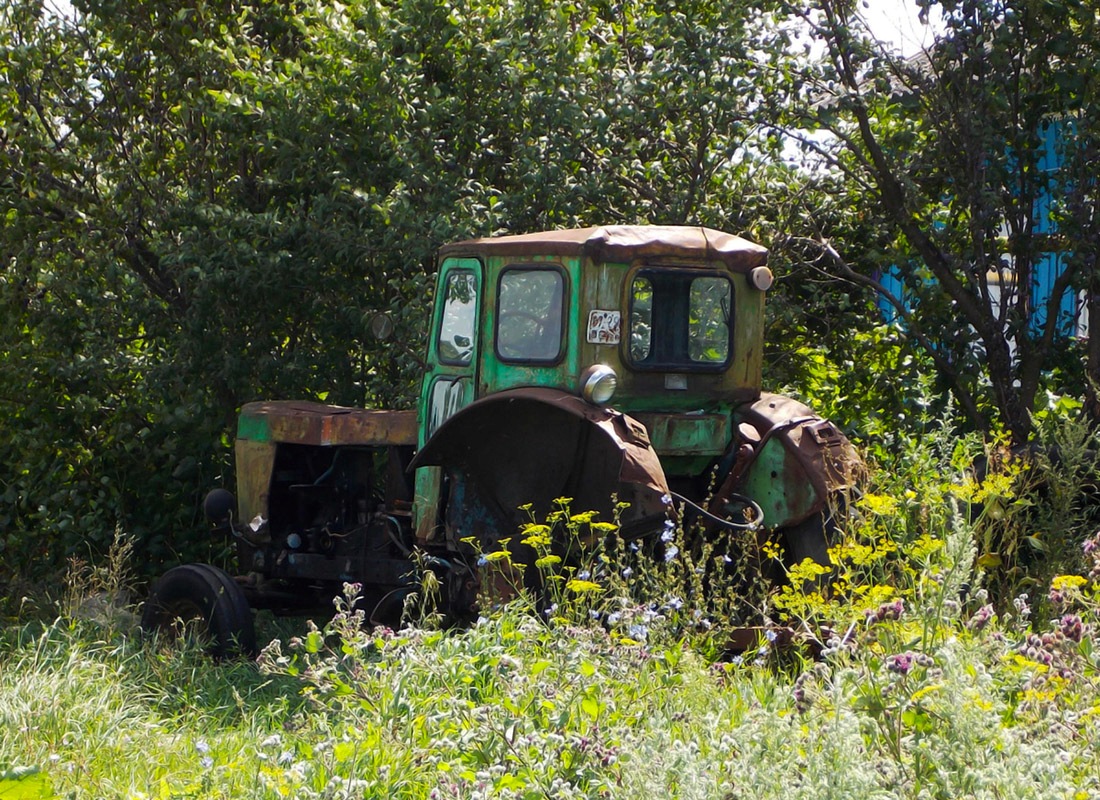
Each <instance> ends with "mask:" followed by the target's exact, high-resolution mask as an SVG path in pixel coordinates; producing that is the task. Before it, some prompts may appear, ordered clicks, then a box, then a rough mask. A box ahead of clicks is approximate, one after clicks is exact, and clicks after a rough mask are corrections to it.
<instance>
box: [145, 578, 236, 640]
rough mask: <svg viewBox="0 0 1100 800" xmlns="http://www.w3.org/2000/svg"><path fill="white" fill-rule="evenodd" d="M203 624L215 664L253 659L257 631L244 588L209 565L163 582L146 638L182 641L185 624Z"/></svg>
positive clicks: (149, 609) (152, 597) (153, 598)
mask: <svg viewBox="0 0 1100 800" xmlns="http://www.w3.org/2000/svg"><path fill="white" fill-rule="evenodd" d="M181 622H182V623H183V624H184V625H185V626H186V625H187V624H188V623H194V622H198V623H200V626H199V628H200V632H201V633H202V634H205V635H206V636H208V637H209V648H208V650H209V653H210V654H211V655H212V656H214V657H215V658H232V657H235V656H241V655H243V656H249V657H253V656H255V655H256V653H257V652H258V650H257V647H256V628H255V625H254V624H253V621H252V611H251V609H250V608H249V607H248V600H247V598H245V596H244V592H243V591H241V587H240V586H238V585H237V582H236V581H234V580H233V578H231V577H230V576H229V574H228V573H226V572H225V571H224V570H221V569H218V568H217V567H214V566H211V565H209V564H184V565H183V566H180V567H174V568H172V569H170V570H168V571H167V572H166V573H164V575H162V576H161V578H160V580H158V581H157V582H156V583H155V584H153V588H152V590H151V591H150V592H149V599H148V600H146V601H145V608H144V610H143V611H142V614H141V627H142V629H143V630H145V631H146V632H150V633H152V632H159V633H160V634H161V635H168V636H178V635H179V634H180V632H181V629H180V623H181Z"/></svg>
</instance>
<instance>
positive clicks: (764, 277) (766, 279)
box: [749, 267, 775, 292]
mask: <svg viewBox="0 0 1100 800" xmlns="http://www.w3.org/2000/svg"><path fill="white" fill-rule="evenodd" d="M749 280H750V281H751V282H752V285H753V286H755V287H756V288H757V289H759V290H760V291H762V292H766V291H768V289H770V288H772V281H773V280H775V278H774V276H773V275H772V271H771V270H770V269H768V268H767V267H757V268H756V269H754V270H753V271H752V272H750V273H749Z"/></svg>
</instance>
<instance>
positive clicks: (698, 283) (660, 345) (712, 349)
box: [630, 269, 733, 370]
mask: <svg viewBox="0 0 1100 800" xmlns="http://www.w3.org/2000/svg"><path fill="white" fill-rule="evenodd" d="M732 297H733V287H732V285H731V283H730V280H729V278H727V277H725V276H724V275H715V274H714V273H705V274H700V273H698V272H690V271H687V270H669V269H666V270H659V269H652V270H642V271H641V272H639V273H638V274H637V275H636V276H635V277H634V280H633V282H632V283H631V287H630V361H631V363H632V364H633V365H634V366H635V367H640V368H651V369H665V370H667V369H675V370H715V369H721V368H723V367H725V366H726V365H727V364H728V363H729V360H730V322H731V320H730V308H731V307H732Z"/></svg>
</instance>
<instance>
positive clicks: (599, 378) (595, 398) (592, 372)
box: [580, 364, 619, 406]
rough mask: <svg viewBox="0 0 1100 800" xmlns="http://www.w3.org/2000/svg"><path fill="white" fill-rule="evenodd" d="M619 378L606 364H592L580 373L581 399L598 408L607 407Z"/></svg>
mask: <svg viewBox="0 0 1100 800" xmlns="http://www.w3.org/2000/svg"><path fill="white" fill-rule="evenodd" d="M618 386H619V378H618V376H617V375H616V374H615V370H613V369H612V368H611V367H609V366H607V365H606V364H593V365H592V366H590V367H589V368H588V369H586V370H585V371H584V372H582V373H581V386H580V389H581V397H583V398H584V399H585V400H587V401H588V402H589V403H595V404H596V405H598V406H603V405H607V404H608V403H609V402H611V398H612V397H614V395H615V389H617V388H618Z"/></svg>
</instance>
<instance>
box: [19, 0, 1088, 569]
mask: <svg viewBox="0 0 1100 800" xmlns="http://www.w3.org/2000/svg"><path fill="white" fill-rule="evenodd" d="M925 5H929V6H932V7H933V8H934V9H940V10H942V11H943V12H944V13H945V15H946V20H947V23H946V30H945V33H944V35H943V36H942V37H941V38H942V42H941V44H940V45H939V46H937V48H936V49H934V50H932V51H930V52H929V53H928V54H926V57H925V58H924V59H923V60H920V62H919V64H918V63H916V62H909V61H901V60H899V59H898V58H896V57H893V56H891V55H890V54H889V53H886V52H883V51H882V50H881V48H879V47H878V46H877V44H876V43H875V42H874V41H873V40H871V39H870V38H868V36H867V35H866V32H865V31H863V29H862V27H861V23H860V22H859V19H858V16H857V15H856V14H855V13H854V12H855V10H856V4H853V3H849V2H846V1H845V2H833V1H832V0H823V1H822V2H819V3H815V4H810V7H807V6H806V4H793V5H791V7H788V6H787V4H784V3H781V2H779V1H778V0H776V2H769V3H759V2H753V3H749V2H741V1H740V0H739V1H738V2H715V1H714V0H692V2H687V3H679V4H676V6H675V8H672V7H668V5H667V4H666V3H663V2H659V0H631V2H622V3H598V4H592V5H590V6H576V5H565V6H563V5H561V4H559V3H553V2H548V0H529V1H525V2H521V3H514V4H502V3H498V2H495V0H463V1H462V2H449V3H444V2H436V0H401V2H396V3H381V2H376V0H353V2H350V3H335V2H330V0H301V1H300V2H295V3H292V4H274V3H270V2H266V0H218V2H213V3H203V4H200V5H199V6H196V7H194V8H184V9H181V8H177V7H176V6H174V5H171V4H166V3H164V2H162V1H161V0H140V1H138V2H125V3H118V2H112V1H111V0H79V2H76V3H75V4H74V6H75V7H74V9H73V11H72V13H71V15H69V16H58V15H57V14H54V13H51V12H49V11H48V10H47V9H46V8H45V7H44V5H43V3H42V2H41V0H4V2H3V3H0V56H2V57H0V215H2V218H3V224H2V226H0V309H2V310H3V316H2V325H0V418H2V419H3V425H2V426H0V554H2V557H0V582H3V583H4V584H8V583H10V581H11V580H12V579H13V578H14V576H16V575H22V576H28V577H41V576H45V575H56V574H58V572H59V570H60V569H61V568H62V567H63V565H64V563H65V561H66V559H68V558H70V557H72V556H74V555H81V556H89V555H92V554H95V553H102V552H104V551H105V550H106V548H107V547H108V546H109V543H110V541H111V540H112V539H113V537H114V535H115V531H116V529H117V528H119V527H121V528H122V529H124V530H125V531H126V532H127V533H129V534H132V535H133V536H134V537H135V541H136V547H137V548H138V550H139V553H140V556H141V558H140V563H141V564H142V565H143V567H144V568H145V569H147V570H148V571H149V573H150V574H153V573H156V572H158V571H159V570H160V567H161V565H162V564H164V563H165V562H172V561H179V560H203V561H217V560H218V558H219V553H218V552H217V551H218V550H219V549H220V547H221V545H220V544H219V543H216V542H211V541H210V540H209V539H208V538H207V537H206V536H205V535H204V534H203V526H202V525H201V524H200V522H199V520H198V515H197V507H198V501H199V498H200V497H201V495H202V493H203V492H205V491H206V490H207V489H208V488H210V487H211V486H213V485H216V484H219V483H220V484H231V480H232V479H231V466H230V463H229V460H230V442H231V439H232V433H233V424H234V416H235V413H236V411H237V409H238V408H239V407H240V405H241V404H242V403H243V402H246V401H248V400H252V399H258V398H287V397H299V398H309V399H313V398H324V399H327V400H329V401H331V402H338V403H345V404H353V405H379V406H399V405H405V404H407V403H408V402H409V400H410V398H411V396H412V394H413V392H414V391H415V385H416V379H417V377H418V371H419V362H418V353H419V351H420V348H421V344H422V342H421V340H422V337H423V328H424V320H425V319H426V309H427V303H428V301H429V299H430V294H431V270H432V254H433V252H434V251H435V249H436V247H437V246H438V245H439V244H441V243H443V242H445V241H447V240H453V239H459V238H464V237H467V236H472V235H487V234H492V233H497V232H503V231H525V230H532V229H536V228H546V227H555V226H571V225H581V224H600V223H614V222H654V223H666V222H667V223H682V222H688V223H693V222H697V223H703V224H707V225H711V226H713V227H717V228H721V229H726V230H731V231H737V232H742V233H745V234H747V235H748V236H749V237H750V238H754V239H757V240H758V241H761V242H763V243H765V244H767V245H769V246H770V247H771V248H772V265H773V268H774V269H775V271H776V272H777V274H778V275H779V277H780V279H779V281H778V284H777V290H776V291H774V292H773V299H772V303H771V317H770V323H769V329H768V354H767V355H768V361H767V364H768V369H767V374H766V384H767V388H780V387H782V386H789V387H791V389H792V391H793V392H794V393H796V394H800V395H801V396H803V397H804V398H805V399H807V400H808V401H809V402H810V403H811V404H813V405H815V407H818V408H819V409H821V410H822V411H823V412H825V413H826V414H829V415H831V416H833V417H834V418H835V419H836V420H837V421H838V422H839V423H840V424H842V425H843V427H844V428H845V429H846V430H848V431H849V432H853V433H854V432H862V433H863V434H864V435H866V436H869V437H870V438H871V439H872V442H873V444H874V445H875V446H882V447H884V448H885V450H887V451H888V450H889V449H890V448H891V447H893V445H894V444H895V443H896V442H898V441H901V440H904V438H905V435H906V433H907V431H911V430H920V429H921V425H922V424H923V423H922V421H921V420H922V418H923V417H924V415H925V414H926V413H927V412H928V411H929V410H932V411H934V412H936V414H937V415H938V413H939V412H940V411H941V410H942V409H943V408H945V407H947V406H948V405H949V404H953V405H954V406H955V407H957V408H958V409H960V410H961V412H962V413H963V414H964V415H965V416H966V418H967V425H968V426H969V427H972V428H977V429H980V430H983V431H986V432H990V431H995V430H996V429H997V428H998V426H1003V427H1004V428H1007V429H1008V430H1009V431H1010V433H1011V434H1012V436H1013V437H1014V439H1015V440H1016V442H1017V443H1019V442H1021V441H1023V439H1025V438H1026V437H1027V436H1028V435H1029V434H1030V432H1031V428H1032V417H1031V412H1033V411H1042V410H1044V409H1046V408H1047V407H1048V406H1050V405H1052V404H1055V405H1056V404H1057V403H1059V402H1062V403H1065V402H1070V401H1065V400H1059V399H1058V397H1059V396H1060V395H1061V394H1063V393H1068V394H1071V395H1075V396H1080V395H1081V394H1082V392H1083V391H1084V390H1085V388H1086V385H1085V383H1084V380H1083V378H1084V377H1085V372H1086V371H1088V372H1090V374H1095V373H1096V364H1097V363H1100V356H1096V355H1095V353H1092V354H1084V355H1085V356H1086V357H1084V358H1083V357H1082V355H1083V354H1082V353H1080V352H1078V351H1077V349H1075V347H1074V346H1073V345H1072V343H1070V342H1068V341H1067V340H1066V338H1065V337H1064V336H1063V333H1064V331H1063V328H1062V327H1060V326H1061V325H1062V322H1064V320H1062V319H1061V312H1060V310H1059V311H1056V310H1055V308H1056V307H1057V309H1061V307H1062V306H1060V305H1058V300H1059V298H1064V297H1066V296H1069V295H1070V294H1072V293H1073V292H1074V291H1075V290H1077V289H1088V288H1090V287H1091V285H1092V284H1091V281H1093V280H1094V273H1095V269H1094V264H1093V262H1092V261H1091V260H1090V259H1091V258H1092V255H1091V253H1092V250H1091V248H1089V247H1085V246H1080V243H1082V242H1089V241H1091V238H1090V237H1092V238H1094V227H1095V224H1096V220H1095V215H1094V212H1093V200H1094V198H1095V192H1093V191H1092V189H1091V187H1092V186H1093V182H1094V177H1093V176H1094V170H1095V167H1094V164H1095V163H1096V159H1094V158H1091V156H1090V154H1091V153H1092V149H1093V148H1094V138H1095V136H1094V134H1095V120H1093V118H1092V116H1091V115H1092V114H1094V113H1095V112H1094V111H1093V109H1095V108H1100V104H1097V103H1094V102H1092V94H1090V93H1092V92H1095V86H1094V83H1095V82H1090V81H1083V80H1081V79H1080V77H1079V76H1080V75H1081V74H1083V71H1087V70H1085V68H1084V67H1083V66H1082V65H1083V64H1084V63H1085V60H1087V59H1088V58H1091V57H1093V55H1094V54H1095V52H1096V51H1097V48H1095V47H1093V44H1094V40H1095V34H1096V25H1095V19H1094V17H1093V16H1092V12H1090V11H1089V9H1088V7H1087V4H1084V3H1081V2H1077V0H1066V1H1065V2H1061V3H1050V2H1045V0H1044V2H1033V1H1032V0H1019V2H1007V3H999V2H988V1H984V0H983V2H978V0H967V1H966V2H956V1H955V0H951V2H947V0H944V2H941V3H926V4H925ZM807 24H809V25H810V26H811V27H810V28H809V30H810V38H809V39H807V35H806V31H807V27H806V25H807ZM804 44H805V45H806V47H805V50H803V48H802V45H804ZM1046 53H1051V54H1053V55H1052V57H1051V58H1046V56H1045V55H1044V54H1046ZM1090 54H1092V55H1090ZM961 110H965V112H966V113H960V111H961ZM1051 115H1054V116H1056V117H1057V118H1058V119H1064V120H1070V121H1072V125H1069V124H1067V125H1066V126H1065V127H1064V129H1063V130H1062V134H1061V137H1062V138H1061V139H1060V141H1061V142H1062V144H1061V145H1060V147H1061V148H1062V151H1061V153H1060V155H1061V156H1062V157H1064V159H1065V160H1066V163H1067V164H1069V165H1071V166H1070V168H1069V169H1066V170H1064V171H1062V172H1058V173H1055V174H1053V175H1051V174H1049V173H1042V174H1040V173H1041V170H1038V171H1037V168H1038V162H1037V159H1039V157H1040V155H1041V152H1040V150H1041V148H1039V147H1038V145H1037V143H1036V138H1035V137H1036V133H1035V132H1036V131H1038V130H1039V129H1040V127H1041V126H1042V125H1043V124H1045V123H1046V122H1047V121H1048V120H1049V119H1050V118H1051ZM807 131H812V132H813V134H812V135H810V136H807V137H806V144H807V147H808V148H809V149H810V150H812V151H814V155H815V158H814V159H813V162H814V163H813V166H814V168H813V169H806V168H804V166H799V165H798V164H796V163H794V161H795V159H792V158H791V156H792V148H791V145H790V142H791V141H792V138H791V137H797V136H799V135H802V134H805V133H806V132H807ZM821 131H828V132H830V135H828V136H823V135H822V133H821ZM822 157H824V158H823V159H822ZM823 164H824V165H825V166H827V167H831V168H829V169H826V168H823V166H822V165H823ZM1017 166H1018V167H1019V169H1016V167H1017ZM1040 196H1042V197H1047V198H1048V200H1049V202H1048V203H1047V205H1046V206H1043V209H1044V210H1043V214H1045V215H1046V216H1045V217H1044V219H1045V220H1046V223H1047V224H1049V225H1056V226H1057V232H1058V238H1057V241H1054V242H1053V243H1052V239H1051V237H1050V236H1048V235H1047V234H1046V233H1044V230H1046V229H1041V226H1039V225H1038V223H1037V222H1036V219H1037V218H1033V217H1034V208H1035V203H1036V202H1037V198H1039V197H1040ZM1048 196H1049V197H1048ZM1044 202H1046V201H1044ZM1054 246H1056V248H1057V249H1058V251H1059V252H1061V253H1063V261H1064V262H1065V264H1066V266H1067V267H1068V269H1067V271H1066V272H1065V273H1064V275H1065V278H1064V279H1061V280H1060V281H1059V282H1058V284H1057V288H1058V293H1056V295H1055V296H1053V297H1054V299H1053V300H1052V303H1053V305H1051V306H1050V307H1049V308H1046V309H1044V308H1039V307H1036V306H1035V304H1034V302H1033V301H1032V297H1031V292H1030V291H1023V290H1022V289H1021V291H1019V292H1017V293H1016V294H1015V295H1014V296H1013V297H1012V302H1011V303H1010V304H1006V305H1000V306H997V305H995V304H991V303H990V292H991V288H990V287H991V284H990V279H989V275H991V274H998V270H997V267H998V265H1001V264H1002V260H1003V257H1004V256H1005V254H1006V252H1010V253H1011V255H1012V258H1013V259H1014V260H1013V265H1014V269H1015V273H1014V274H1015V275H1016V280H1017V284H1018V285H1019V286H1021V287H1024V286H1028V285H1030V284H1029V282H1030V281H1031V280H1032V278H1031V277H1029V274H1030V275H1031V276H1032V277H1034V274H1035V271H1036V269H1038V265H1039V263H1040V261H1041V259H1042V258H1043V257H1045V255H1044V254H1045V253H1047V252H1048V250H1047V249H1044V248H1048V249H1049V248H1050V247H1054ZM991 268H992V270H991ZM1029 270H1031V272H1030V273H1029ZM1001 272H1003V270H1001ZM884 275H891V276H893V277H894V278H895V279H896V280H897V281H899V282H900V285H901V286H902V287H903V288H904V291H903V292H901V293H900V295H897V296H895V297H894V299H896V300H898V304H897V305H896V306H895V307H894V311H895V312H896V315H897V316H898V317H899V320H900V321H899V324H893V325H889V326H886V325H882V324H880V323H881V322H882V320H883V318H882V316H881V315H880V314H879V312H878V311H877V310H876V309H875V308H874V307H873V305H872V299H873V297H874V292H875V291H882V290H889V289H890V287H891V286H893V284H890V283H889V282H888V281H883V280H881V279H882V278H883V276H884ZM378 310H388V311H390V312H391V313H392V314H393V315H394V318H395V320H396V322H397V336H396V337H395V338H394V339H391V340H389V341H388V342H378V341H375V340H374V339H373V338H372V337H370V336H369V335H368V334H367V327H368V326H367V325H366V321H367V320H368V319H369V318H370V317H371V315H372V314H373V313H374V312H376V311H378ZM1097 316H1100V314H1098V315H1097ZM1097 342H1100V339H1097V337H1093V339H1092V341H1091V342H1090V344H1089V345H1088V347H1089V348H1092V349H1093V350H1096V348H1097V347H1100V345H1098V344H1097ZM1090 352H1091V351H1090ZM1097 352H1100V351H1097ZM1083 365H1084V366H1087V367H1088V370H1085V369H1083V368H1082V367H1083ZM899 386H906V387H919V388H917V390H916V391H912V392H899V391H898V387H899ZM1048 389H1049V390H1050V392H1051V393H1048V392H1047V390H1048ZM949 397H950V400H948V398H949ZM1047 398H1052V399H1051V400H1050V402H1048V401H1047ZM929 405H931V409H930V408H929Z"/></svg>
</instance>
